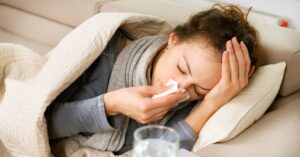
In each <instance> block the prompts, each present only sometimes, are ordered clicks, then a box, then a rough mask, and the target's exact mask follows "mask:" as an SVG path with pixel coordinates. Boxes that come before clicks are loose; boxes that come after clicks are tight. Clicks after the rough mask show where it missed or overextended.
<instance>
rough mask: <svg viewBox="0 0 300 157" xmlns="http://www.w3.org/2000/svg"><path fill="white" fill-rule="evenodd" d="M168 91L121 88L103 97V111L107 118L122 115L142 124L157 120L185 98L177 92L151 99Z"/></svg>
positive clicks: (149, 88)
mask: <svg viewBox="0 0 300 157" xmlns="http://www.w3.org/2000/svg"><path fill="white" fill-rule="evenodd" d="M168 89H170V87H169V86H163V87H152V86H146V85H145V86H140V87H130V88H123V89H119V90H116V91H112V92H109V93H106V94H105V95H104V104H105V111H106V114H107V115H108V116H113V115H117V114H120V113H121V114H124V115H126V116H128V117H131V118H133V119H135V120H137V121H138V122H140V123H142V124H147V123H149V122H153V121H156V120H159V119H161V118H163V117H164V115H165V114H166V113H167V112H168V111H169V110H170V109H171V108H172V106H173V105H174V103H176V102H177V101H179V100H180V99H182V98H183V97H185V94H184V92H177V93H173V94H170V95H166V96H163V97H159V98H155V99H152V96H154V95H157V94H160V93H162V92H165V91H167V90H168Z"/></svg>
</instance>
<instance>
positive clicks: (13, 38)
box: [0, 29, 53, 55]
mask: <svg viewBox="0 0 300 157" xmlns="http://www.w3.org/2000/svg"><path fill="white" fill-rule="evenodd" d="M0 42H1V43H16V44H20V45H24V46H26V47H28V48H30V49H32V50H33V51H35V52H37V53H39V54H40V55H44V54H46V53H47V52H48V51H50V50H51V49H52V48H53V47H52V46H49V45H45V44H43V43H39V42H36V41H32V40H30V39H28V38H24V37H22V36H19V35H16V34H13V33H10V32H7V31H5V30H3V29H0Z"/></svg>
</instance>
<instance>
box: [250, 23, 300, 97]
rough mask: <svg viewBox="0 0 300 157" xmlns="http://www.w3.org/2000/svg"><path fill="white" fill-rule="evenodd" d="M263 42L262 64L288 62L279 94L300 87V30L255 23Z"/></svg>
mask: <svg viewBox="0 0 300 157" xmlns="http://www.w3.org/2000/svg"><path fill="white" fill-rule="evenodd" d="M254 26H255V27H256V28H257V29H258V30H259V33H260V38H261V44H262V52H263V53H262V57H261V58H262V64H263V65H265V64H271V63H276V62H279V61H285V62H286V63H287V67H286V71H285V76H284V79H283V83H282V85H281V88H280V91H279V95H281V96H288V95H290V94H292V93H294V92H297V91H299V89H300V32H299V31H296V30H292V29H286V28H281V27H272V26H268V25H267V24H263V23H260V22H256V23H254Z"/></svg>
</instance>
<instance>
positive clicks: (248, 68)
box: [240, 41, 251, 84]
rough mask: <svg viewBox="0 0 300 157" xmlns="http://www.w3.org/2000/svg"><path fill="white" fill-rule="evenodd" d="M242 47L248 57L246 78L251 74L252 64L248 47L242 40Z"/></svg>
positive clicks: (246, 57)
mask: <svg viewBox="0 0 300 157" xmlns="http://www.w3.org/2000/svg"><path fill="white" fill-rule="evenodd" d="M240 45H241V48H242V51H243V54H244V57H245V59H246V70H245V78H249V76H250V66H251V60H250V56H249V52H248V48H247V47H246V45H245V43H244V42H243V41H242V42H241V44H240ZM247 84H248V79H247Z"/></svg>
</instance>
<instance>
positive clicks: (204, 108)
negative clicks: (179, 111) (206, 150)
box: [184, 101, 217, 134]
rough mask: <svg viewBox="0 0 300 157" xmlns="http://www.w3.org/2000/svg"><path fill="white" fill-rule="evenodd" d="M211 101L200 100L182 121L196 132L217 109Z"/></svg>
mask: <svg viewBox="0 0 300 157" xmlns="http://www.w3.org/2000/svg"><path fill="white" fill-rule="evenodd" d="M212 103H213V102H211V103H210V102H205V101H202V102H201V104H199V105H198V106H196V108H194V109H193V110H192V111H191V112H190V114H189V115H188V116H187V117H186V118H185V119H184V121H185V122H186V123H187V124H188V125H189V126H190V127H191V129H192V130H193V131H194V132H195V133H196V134H198V133H199V132H200V131H201V129H202V127H203V126H204V124H205V123H206V122H207V121H208V119H209V118H210V117H211V116H212V115H213V114H214V113H215V112H216V111H217V108H215V107H214V105H213V104H212Z"/></svg>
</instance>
